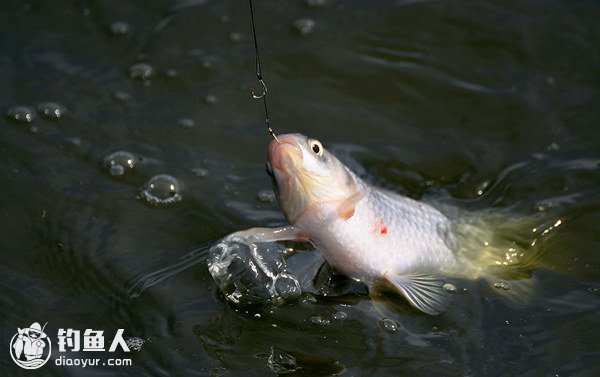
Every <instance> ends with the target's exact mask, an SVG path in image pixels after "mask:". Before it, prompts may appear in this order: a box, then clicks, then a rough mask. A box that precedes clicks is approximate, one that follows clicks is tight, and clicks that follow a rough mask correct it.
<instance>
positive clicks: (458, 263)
mask: <svg viewBox="0 0 600 377" xmlns="http://www.w3.org/2000/svg"><path fill="white" fill-rule="evenodd" d="M267 172H268V173H269V175H271V176H272V178H273V183H274V187H275V192H276V194H277V198H278V201H279V203H280V205H281V207H282V209H283V211H284V213H285V215H286V217H287V219H288V220H289V222H290V226H285V227H282V228H277V229H270V228H253V229H249V230H247V231H242V232H237V233H235V234H234V236H236V237H242V238H243V237H252V238H253V239H258V240H261V241H263V242H271V241H279V240H296V241H303V242H310V243H312V244H313V245H315V246H317V247H318V248H319V249H320V250H321V251H322V252H323V254H324V256H325V258H326V259H327V261H328V262H329V263H330V264H331V265H332V266H333V267H334V268H335V269H337V270H338V271H340V272H342V273H344V274H345V275H347V276H349V277H351V278H353V279H356V280H359V281H362V282H364V283H366V284H367V285H368V286H374V285H384V286H388V287H391V288H393V289H395V290H396V291H397V292H399V293H400V294H401V295H403V296H404V297H405V298H406V299H407V301H408V302H409V303H410V304H412V305H413V306H414V307H415V308H417V309H419V310H421V311H423V312H425V313H428V314H439V313H441V312H442V311H443V310H444V309H445V308H446V307H447V305H448V303H449V300H450V297H449V293H448V291H447V290H446V289H445V288H444V283H445V279H446V278H455V277H456V278H471V279H472V278H477V277H480V276H482V275H483V274H485V273H486V271H487V269H488V265H489V264H494V263H495V264H496V265H498V264H499V265H503V264H504V265H506V264H507V262H506V260H509V259H510V258H512V256H514V255H516V252H511V253H512V254H510V255H509V254H506V260H503V261H498V260H492V259H493V258H496V256H497V255H498V250H500V249H503V248H504V247H505V246H506V245H505V244H502V245H501V247H494V246H491V245H490V242H489V241H491V239H492V238H493V237H492V231H491V229H490V228H489V227H487V226H485V225H484V224H482V223H481V222H469V221H456V219H454V218H452V219H451V218H450V217H448V216H447V215H445V214H444V213H442V212H441V211H440V210H438V209H436V208H435V207H433V206H431V205H429V204H426V203H423V202H419V201H416V200H413V199H410V198H407V197H404V196H401V195H399V194H396V193H393V192H389V191H386V190H383V189H380V188H377V187H374V186H371V185H369V184H368V183H366V182H364V181H363V180H362V179H360V178H359V177H358V176H356V174H354V173H353V172H352V171H351V170H350V169H348V168H347V167H346V166H345V165H344V164H343V163H341V162H340V161H339V160H338V159H337V158H336V157H335V156H334V155H332V154H331V153H329V152H328V151H326V150H325V149H324V148H323V146H322V144H321V143H320V142H319V141H318V140H315V139H310V138H307V137H306V136H303V135H300V134H287V135H278V137H277V139H276V140H274V141H272V142H271V144H270V145H269V148H268V164H267ZM486 248H487V249H486ZM508 250H511V249H508ZM488 257H489V258H488ZM509 257H510V258H509Z"/></svg>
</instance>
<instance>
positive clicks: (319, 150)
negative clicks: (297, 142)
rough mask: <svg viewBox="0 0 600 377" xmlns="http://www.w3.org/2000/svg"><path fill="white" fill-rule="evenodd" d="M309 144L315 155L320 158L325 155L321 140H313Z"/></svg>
mask: <svg viewBox="0 0 600 377" xmlns="http://www.w3.org/2000/svg"><path fill="white" fill-rule="evenodd" d="M308 144H309V146H310V149H311V150H312V151H313V153H314V154H315V155H317V156H319V157H321V156H322V155H323V145H321V142H320V141H319V140H314V139H311V140H309V142H308Z"/></svg>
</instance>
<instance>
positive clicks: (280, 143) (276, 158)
mask: <svg viewBox="0 0 600 377" xmlns="http://www.w3.org/2000/svg"><path fill="white" fill-rule="evenodd" d="M284 150H287V151H293V152H292V153H296V154H297V155H298V156H299V157H300V158H302V150H301V149H300V147H299V146H298V143H297V142H296V140H295V139H294V138H293V137H292V136H291V135H281V136H279V137H278V140H273V141H272V142H271V144H270V145H269V149H268V151H267V157H268V162H269V164H270V167H271V171H272V172H276V171H279V172H281V171H283V170H287V169H285V168H284V164H285V160H288V158H285V157H284V154H285V152H284Z"/></svg>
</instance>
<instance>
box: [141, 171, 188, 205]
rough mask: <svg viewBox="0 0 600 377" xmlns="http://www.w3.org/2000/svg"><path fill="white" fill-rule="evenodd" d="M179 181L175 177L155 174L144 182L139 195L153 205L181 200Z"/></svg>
mask: <svg viewBox="0 0 600 377" xmlns="http://www.w3.org/2000/svg"><path fill="white" fill-rule="evenodd" d="M181 188H182V186H181V183H180V182H179V181H178V180H177V178H175V177H173V176H170V175H167V174H160V175H156V176H154V177H152V178H150V180H149V181H148V182H146V184H144V187H143V188H142V191H141V197H142V198H143V199H145V200H146V201H147V202H148V203H150V204H153V205H162V204H172V203H177V202H179V201H181V199H182V197H181V194H180V192H181Z"/></svg>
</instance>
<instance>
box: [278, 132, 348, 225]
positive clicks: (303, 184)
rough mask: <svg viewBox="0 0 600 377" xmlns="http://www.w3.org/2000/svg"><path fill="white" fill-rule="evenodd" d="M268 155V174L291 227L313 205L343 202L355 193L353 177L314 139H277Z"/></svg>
mask: <svg viewBox="0 0 600 377" xmlns="http://www.w3.org/2000/svg"><path fill="white" fill-rule="evenodd" d="M267 154H268V162H267V173H269V175H270V176H271V177H272V179H273V186H274V188H275V193H276V195H277V199H278V201H279V204H280V205H281V208H282V209H283V212H284V213H285V215H286V217H287V219H288V220H289V221H290V223H291V224H292V225H294V224H295V222H296V220H298V218H299V217H300V216H301V215H302V214H303V213H305V212H306V210H307V209H308V208H309V207H311V206H312V205H315V204H316V205H318V204H324V203H328V202H336V201H342V200H344V199H345V198H347V197H348V196H350V195H352V194H353V193H354V192H356V190H357V178H356V177H355V176H354V174H352V173H351V172H350V170H349V169H348V168H346V166H345V165H344V164H342V163H341V162H340V161H339V160H338V159H337V158H336V157H335V156H334V155H333V154H332V153H330V152H329V151H328V150H326V149H325V148H324V147H323V145H322V144H321V142H320V141H318V140H316V139H311V138H308V137H306V136H304V135H301V134H285V135H278V136H277V139H276V140H273V141H272V142H271V144H270V145H269V149H268V153H267Z"/></svg>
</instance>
